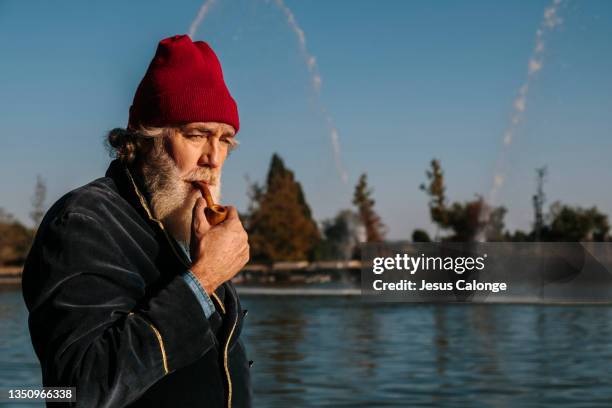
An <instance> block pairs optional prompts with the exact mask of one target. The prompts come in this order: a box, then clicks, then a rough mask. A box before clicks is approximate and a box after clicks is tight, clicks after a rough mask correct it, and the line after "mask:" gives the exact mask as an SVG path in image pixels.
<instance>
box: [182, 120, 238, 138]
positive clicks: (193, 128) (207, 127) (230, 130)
mask: <svg viewBox="0 0 612 408" xmlns="http://www.w3.org/2000/svg"><path fill="white" fill-rule="evenodd" d="M180 130H181V131H182V132H199V133H215V134H216V133H220V134H221V135H222V136H226V137H233V136H234V135H235V134H236V131H235V130H234V127H233V126H232V125H228V124H227V123H222V122H190V123H185V124H183V125H181V126H180Z"/></svg>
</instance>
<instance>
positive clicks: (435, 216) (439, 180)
mask: <svg viewBox="0 0 612 408" xmlns="http://www.w3.org/2000/svg"><path fill="white" fill-rule="evenodd" d="M430 167H431V170H426V171H425V175H426V176H427V180H428V181H429V183H428V184H427V185H425V184H421V186H420V189H421V190H422V191H425V193H426V194H427V195H428V196H429V213H430V215H431V220H432V221H433V222H435V223H436V224H438V226H444V225H446V224H447V222H448V219H447V218H446V216H447V215H448V213H447V212H446V195H445V194H446V186H445V185H444V172H443V171H442V166H441V165H440V161H439V160H437V159H433V160H432V161H431V162H430ZM442 228H444V227H442ZM436 235H438V234H437V233H436Z"/></svg>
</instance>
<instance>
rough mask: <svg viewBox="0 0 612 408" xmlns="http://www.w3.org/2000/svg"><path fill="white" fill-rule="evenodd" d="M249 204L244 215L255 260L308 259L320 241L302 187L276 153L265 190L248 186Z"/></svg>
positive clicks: (257, 186) (252, 255)
mask: <svg viewBox="0 0 612 408" xmlns="http://www.w3.org/2000/svg"><path fill="white" fill-rule="evenodd" d="M250 197H251V204H250V205H249V214H248V215H247V217H246V220H245V221H246V226H247V231H248V232H249V241H250V245H251V258H252V259H253V260H255V261H272V262H275V261H300V260H306V259H312V258H313V256H314V250H315V248H316V246H317V245H318V243H319V241H320V239H321V238H320V234H319V230H318V227H317V224H316V223H315V221H314V220H313V219H312V215H311V211H310V207H309V206H308V204H307V202H306V198H305V197H304V193H303V191H302V186H301V185H300V183H299V182H297V181H296V180H295V177H294V174H293V172H292V171H291V170H289V169H287V168H286V167H285V164H284V162H283V160H282V159H281V158H280V156H278V155H277V154H276V153H275V154H273V155H272V159H271V161H270V168H269V170H268V176H267V180H266V186H265V189H264V188H262V187H260V186H259V185H257V184H252V185H251V188H250Z"/></svg>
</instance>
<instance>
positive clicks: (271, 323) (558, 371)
mask: <svg viewBox="0 0 612 408" xmlns="http://www.w3.org/2000/svg"><path fill="white" fill-rule="evenodd" d="M242 303H243V305H244V307H245V308H248V309H249V314H248V316H247V320H246V323H245V331H244V334H243V335H244V339H245V341H246V345H247V347H248V350H249V354H250V357H251V358H252V359H253V360H255V363H254V365H253V367H252V369H251V370H252V375H253V387H254V390H255V395H254V398H255V401H254V402H255V406H256V407H271V408H274V407H283V408H284V407H366V406H367V407H389V406H396V407H406V406H410V407H453V408H454V407H513V408H514V407H517V406H520V407H561V406H562V407H572V408H573V407H576V408H577V407H604V406H605V407H609V406H611V405H612V375H611V374H612V340H611V339H612V307H609V306H536V305H407V304H389V305H371V304H363V303H361V301H360V298H359V297H355V296H353V297H331V296H321V297H282V296H243V298H242ZM25 322H26V310H25V307H24V305H23V302H22V300H21V294H20V292H19V291H18V290H4V291H0V333H1V335H0V388H6V387H8V386H38V385H39V384H40V373H39V371H38V366H37V360H36V357H35V356H34V354H33V351H32V348H31V345H30V342H29V337H28V332H27V327H26V323H25ZM0 406H8V405H2V404H1V403H0ZM26 406H28V405H27V404H18V407H26ZM30 406H36V405H30Z"/></svg>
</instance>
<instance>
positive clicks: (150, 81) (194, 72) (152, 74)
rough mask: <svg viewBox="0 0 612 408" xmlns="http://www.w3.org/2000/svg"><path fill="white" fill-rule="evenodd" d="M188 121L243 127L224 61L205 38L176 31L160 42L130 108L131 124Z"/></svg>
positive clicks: (165, 123) (169, 123)
mask: <svg viewBox="0 0 612 408" xmlns="http://www.w3.org/2000/svg"><path fill="white" fill-rule="evenodd" d="M187 122H221V123H227V124H228V125H232V126H233V127H234V129H235V130H236V132H238V128H239V127H240V122H239V120H238V108H237V106H236V102H235V101H234V99H233V98H232V96H231V95H230V93H229V91H228V89H227V87H226V86H225V81H224V80H223V71H222V70H221V64H220V63H219V60H218V59H217V56H216V55H215V53H214V51H213V50H212V48H210V46H209V45H208V44H206V43H205V42H203V41H196V42H193V41H191V38H189V36H187V35H175V36H174V37H169V38H166V39H164V40H161V41H160V42H159V45H158V46H157V51H156V52H155V56H154V57H153V60H152V61H151V64H150V65H149V69H147V73H146V74H145V76H144V78H143V79H142V81H141V82H140V85H138V89H137V90H136V95H134V102H133V103H132V106H131V107H130V119H129V122H128V127H129V128H132V129H134V128H137V127H138V125H143V126H169V125H176V124H179V123H187Z"/></svg>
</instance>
